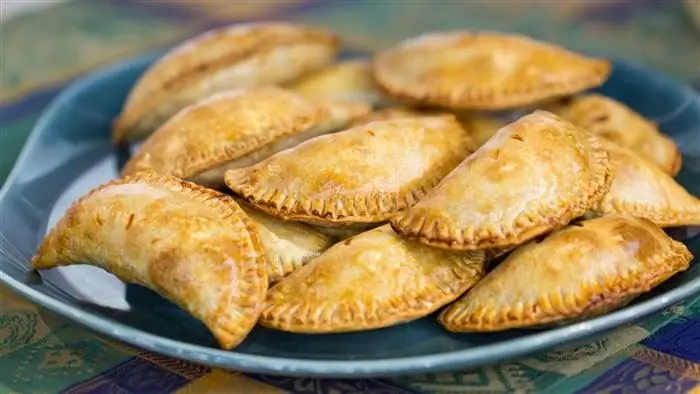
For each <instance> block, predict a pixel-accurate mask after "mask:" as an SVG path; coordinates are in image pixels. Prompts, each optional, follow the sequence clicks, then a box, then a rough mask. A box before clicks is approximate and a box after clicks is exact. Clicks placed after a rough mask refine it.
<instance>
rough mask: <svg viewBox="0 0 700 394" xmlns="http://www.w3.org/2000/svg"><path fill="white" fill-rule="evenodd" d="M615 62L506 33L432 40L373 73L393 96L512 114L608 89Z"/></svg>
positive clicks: (442, 35)
mask: <svg viewBox="0 0 700 394" xmlns="http://www.w3.org/2000/svg"><path fill="white" fill-rule="evenodd" d="M610 69H611V66H610V63H609V62H608V61H607V60H604V59H593V58H587V57H585V56H583V55H581V54H577V53H574V52H571V51H568V50H566V49H564V48H561V47H559V46H556V45H553V44H549V43H544V42H540V41H535V40H533V39H530V38H527V37H524V36H520V35H515V34H506V33H497V32H489V31H484V32H476V31H460V30H457V31H447V32H436V33H429V34H424V35H421V36H418V37H414V38H411V39H408V40H406V41H403V42H402V43H400V44H398V45H397V46H395V47H394V48H391V49H388V50H385V51H383V52H380V53H378V54H377V55H376V56H375V58H374V63H373V73H374V77H375V79H376V80H377V83H378V84H379V86H380V88H381V89H382V90H384V91H385V93H386V94H388V95H389V96H390V97H392V98H395V99H399V100H408V101H412V102H415V103H420V104H429V105H437V106H441V107H446V108H453V109H487V110H494V109H509V108H516V107H523V106H527V105H531V104H534V103H537V102H540V101H543V100H546V99H550V98H553V97H559V96H565V95H569V94H573V93H576V92H579V91H582V90H585V89H588V88H591V87H595V86H598V85H600V84H602V83H603V82H604V81H605V80H606V79H607V78H608V75H609V74H610Z"/></svg>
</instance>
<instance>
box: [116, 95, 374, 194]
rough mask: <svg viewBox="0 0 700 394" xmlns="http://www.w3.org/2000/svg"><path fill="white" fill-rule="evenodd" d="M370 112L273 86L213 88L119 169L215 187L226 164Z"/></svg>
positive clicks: (254, 158) (240, 163) (258, 156)
mask: <svg viewBox="0 0 700 394" xmlns="http://www.w3.org/2000/svg"><path fill="white" fill-rule="evenodd" d="M369 111H370V107H369V105H367V104H362V103H342V102H329V101H325V102H316V101H310V100H307V99H304V98H303V97H301V96H299V95H297V94H295V93H292V92H289V91H287V90H284V89H281V88H278V87H274V86H263V87H254V88H242V89H238V90H234V91H228V92H222V93H217V94H216V95H214V96H211V97H209V98H207V99H205V100H202V101H201V102H198V103H197V104H194V105H191V106H189V107H186V108H185V109H183V110H182V111H180V112H179V113H178V114H177V115H175V116H174V117H172V118H171V119H170V120H168V121H167V122H166V123H165V124H164V125H163V126H161V127H160V128H159V129H158V130H157V131H156V132H155V133H153V134H152V135H151V136H150V137H149V138H148V140H146V142H145V143H144V144H143V145H142V146H141V147H140V148H139V150H138V151H137V152H136V154H135V155H134V156H133V157H132V158H131V159H130V160H129V162H128V163H127V164H126V165H125V167H124V169H123V171H122V174H123V175H128V174H131V173H135V172H140V171H153V172H156V173H159V174H167V175H174V176H176V177H178V178H183V179H187V180H191V181H193V182H195V183H199V184H201V185H205V186H209V187H214V188H218V187H221V186H223V184H224V183H223V179H224V172H225V171H226V170H227V169H229V168H236V167H244V166H249V165H252V164H255V163H257V162H258V161H260V160H263V159H265V158H267V157H269V156H271V155H273V154H274V153H277V152H279V151H281V150H284V149H287V148H290V147H292V146H295V145H297V144H299V143H300V142H302V141H305V140H307V139H309V138H312V137H315V136H318V135H320V134H325V133H327V132H330V131H336V130H338V129H341V128H343V127H344V126H346V125H347V124H348V123H349V122H350V121H351V120H352V119H354V118H355V117H358V116H362V115H365V114H367V113H369Z"/></svg>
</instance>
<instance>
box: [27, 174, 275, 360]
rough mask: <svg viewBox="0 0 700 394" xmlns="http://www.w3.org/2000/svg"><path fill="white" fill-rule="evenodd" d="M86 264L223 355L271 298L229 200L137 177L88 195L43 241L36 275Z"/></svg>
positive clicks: (257, 256)
mask: <svg viewBox="0 0 700 394" xmlns="http://www.w3.org/2000/svg"><path fill="white" fill-rule="evenodd" d="M74 264H90V265H94V266H97V267H100V268H103V269H104V270H106V271H108V272H110V273H112V274H114V275H115V276H117V277H118V278H119V279H121V280H123V281H125V282H129V283H136V284H140V285H142V286H145V287H148V288H149V289H151V290H153V291H155V292H157V293H159V294H161V295H162V296H163V297H165V298H168V299H169V300H171V301H172V302H174V303H175V304H177V305H178V306H180V307H181V308H182V309H183V310H185V311H187V312H188V313H190V314H191V315H192V316H194V317H195V318H197V319H199V320H201V321H202V322H203V323H204V324H205V325H206V326H207V327H208V328H209V330H210V331H211V332H212V333H213V335H214V336H215V337H216V339H217V340H218V341H219V344H220V345H221V347H222V348H225V349H231V348H233V347H235V346H236V345H238V344H239V343H240V342H241V341H242V340H243V339H244V338H245V337H246V335H247V334H248V332H250V330H252V328H253V326H254V325H255V322H256V321H257V319H258V316H259V314H260V311H261V307H262V302H263V301H264V299H265V294H266V291H267V286H268V283H267V274H266V270H265V253H264V251H263V248H262V246H261V244H260V239H259V237H258V233H257V231H256V229H255V228H254V226H253V224H252V222H251V221H250V219H249V218H248V216H246V214H245V213H244V212H243V211H242V210H241V209H240V208H239V206H238V205H237V204H236V202H235V201H234V200H233V199H232V198H231V197H229V196H226V195H223V194H221V193H218V192H215V191H213V190H209V189H206V188H203V187H201V186H198V185H195V184H193V183H189V182H186V181H182V180H180V179H177V178H174V177H170V176H159V175H156V174H153V173H139V174H135V175H133V176H130V177H125V178H122V179H118V180H115V181H111V182H109V183H106V184H104V185H102V186H99V187H97V188H96V189H93V190H92V191H90V192H89V193H88V194H86V195H85V196H83V197H81V198H80V199H79V200H78V201H76V202H75V203H74V204H73V205H72V206H71V208H70V209H69V210H68V211H67V213H66V214H65V216H63V218H61V219H60V221H59V222H58V224H57V225H56V226H55V227H54V229H52V230H51V232H50V233H49V234H48V235H47V236H46V238H45V239H44V241H43V242H42V243H41V245H40V246H39V249H38V252H37V255H36V256H35V257H34V258H33V259H32V262H31V265H32V268H33V269H50V268H54V267H58V266H63V265H74Z"/></svg>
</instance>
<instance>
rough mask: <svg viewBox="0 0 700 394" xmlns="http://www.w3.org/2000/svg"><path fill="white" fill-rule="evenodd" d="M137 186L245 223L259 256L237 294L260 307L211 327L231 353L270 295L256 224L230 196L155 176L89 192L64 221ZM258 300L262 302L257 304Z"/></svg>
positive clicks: (146, 174)
mask: <svg viewBox="0 0 700 394" xmlns="http://www.w3.org/2000/svg"><path fill="white" fill-rule="evenodd" d="M134 183H145V184H148V185H153V186H160V187H163V188H166V189H168V190H170V191H173V192H177V193H183V194H185V195H187V196H189V197H191V198H192V199H194V200H195V201H198V202H200V203H202V204H203V205H205V206H206V207H208V208H210V209H212V210H213V211H214V212H215V213H216V214H217V215H219V216H220V217H221V219H222V220H224V221H226V222H228V223H231V224H232V226H236V225H238V223H237V222H238V221H241V222H243V225H244V227H245V228H246V230H247V233H248V237H249V241H250V245H251V246H252V247H253V248H254V249H255V251H256V252H257V255H258V256H257V259H256V260H255V262H254V263H253V264H252V265H249V266H245V267H242V269H241V270H240V271H241V273H240V274H241V276H242V277H241V279H240V280H239V281H238V282H239V283H243V284H246V285H247V286H246V287H244V288H241V289H239V291H238V294H245V295H247V296H248V297H251V298H252V303H254V304H257V305H256V306H255V307H244V308H240V309H243V310H244V311H246V312H248V313H244V314H239V316H245V318H244V319H238V320H235V321H234V320H233V319H231V316H225V318H224V319H219V320H217V324H216V326H213V327H210V330H211V331H212V333H213V334H214V335H215V336H216V339H217V341H218V342H219V344H220V345H221V347H222V348H224V349H232V348H234V347H236V346H237V345H238V344H239V343H240V342H242V341H243V339H245V337H246V336H247V335H248V333H249V332H250V331H251V330H252V329H253V327H254V326H255V323H256V322H257V320H258V317H259V314H260V312H261V307H262V305H263V301H264V299H265V295H266V294H267V287H268V282H267V271H266V269H265V265H266V263H265V253H264V249H263V246H262V244H261V242H260V238H259V235H258V232H257V229H256V228H255V227H254V224H253V222H252V221H251V220H250V218H248V216H247V215H245V213H244V212H243V210H242V209H241V208H240V207H239V206H238V204H237V203H236V202H235V200H233V198H231V197H230V196H227V195H225V194H222V193H219V192H216V191H214V190H211V189H207V188H205V187H202V186H199V185H196V184H194V183H192V182H188V181H184V180H181V179H178V178H175V177H172V176H168V175H158V174H155V173H153V172H139V173H135V174H133V175H130V176H126V177H122V178H118V179H114V180H111V181H109V182H107V183H104V184H102V185H100V186H98V187H96V188H94V189H92V190H90V191H89V192H88V193H87V194H85V195H83V196H82V197H80V198H79V199H78V200H76V201H75V202H74V203H73V205H72V206H71V207H70V208H69V209H68V211H67V213H66V214H65V216H64V218H69V216H70V215H71V213H72V212H73V210H74V208H76V207H78V206H79V205H81V204H82V203H83V202H84V201H86V200H88V199H90V198H91V197H93V196H94V195H95V194H97V193H99V192H101V191H102V190H104V189H106V188H109V187H111V186H116V185H124V184H134ZM64 218H62V219H61V221H63V220H64ZM61 221H59V223H58V224H57V225H56V226H55V227H54V228H53V229H52V230H51V233H54V232H56V231H58V230H59V227H60V226H59V225H60V223H61ZM51 233H50V234H49V235H47V238H48V237H49V236H50V235H51ZM40 247H41V245H40ZM38 257H39V256H38V255H35V256H34V257H33V258H32V261H31V266H32V269H42V268H41V267H35V266H34V265H35V262H36V261H37V260H38ZM256 298H259V299H257V300H256ZM220 302H221V301H220ZM217 309H225V308H222V307H221V305H219V306H217Z"/></svg>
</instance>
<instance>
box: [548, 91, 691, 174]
mask: <svg viewBox="0 0 700 394" xmlns="http://www.w3.org/2000/svg"><path fill="white" fill-rule="evenodd" d="M548 109H550V110H551V111H552V112H554V113H556V114H558V115H560V116H561V117H563V118H564V119H567V120H569V121H570V122H572V123H574V124H575V125H577V126H579V127H583V128H585V129H587V130H588V131H591V132H593V133H595V134H598V135H601V136H603V137H605V138H607V139H609V140H611V141H613V142H615V143H616V144H618V145H620V146H622V147H624V148H627V149H631V150H633V151H635V152H637V153H638V154H639V155H640V156H642V157H643V158H645V159H647V160H649V161H651V162H652V163H655V164H657V165H658V166H659V167H660V168H661V169H662V170H663V171H664V172H665V173H667V174H670V175H672V176H673V175H676V174H677V173H678V171H680V169H681V164H682V159H681V153H680V152H679V151H678V147H677V146H676V144H675V142H674V141H673V140H672V139H671V138H669V137H668V136H666V135H664V134H662V133H660V132H659V129H658V128H657V127H656V125H655V124H654V123H652V122H650V121H649V120H647V119H645V118H644V117H643V116H641V115H640V114H638V113H636V112H634V111H633V110H632V109H631V108H629V107H627V106H626V105H624V104H622V103H620V102H618V101H615V100H613V99H611V98H609V97H605V96H602V95H600V94H595V93H591V94H586V95H582V96H578V97H572V98H569V99H567V100H564V103H560V104H559V105H554V106H552V107H551V108H548Z"/></svg>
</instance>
